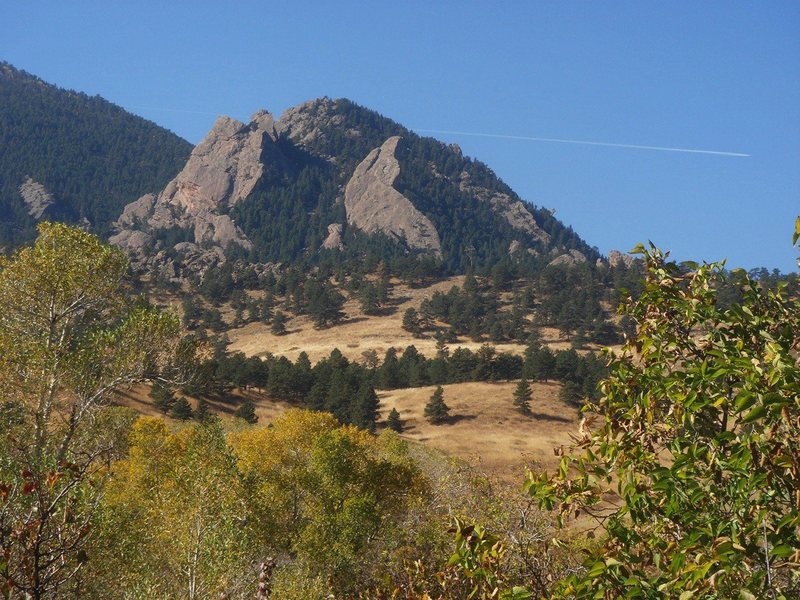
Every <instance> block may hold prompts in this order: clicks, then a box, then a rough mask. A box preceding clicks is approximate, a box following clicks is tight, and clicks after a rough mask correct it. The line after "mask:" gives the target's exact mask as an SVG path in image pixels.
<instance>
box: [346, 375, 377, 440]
mask: <svg viewBox="0 0 800 600" xmlns="http://www.w3.org/2000/svg"><path fill="white" fill-rule="evenodd" d="M379 405H380V401H379V400H378V394H376V393H375V388H373V387H372V386H371V385H369V383H367V382H364V383H362V384H361V387H360V388H359V390H358V394H357V395H356V398H355V402H354V403H353V404H352V408H351V412H350V422H351V423H352V424H353V425H356V426H357V427H361V428H362V429H366V430H367V431H375V422H376V421H377V420H378V406H379Z"/></svg>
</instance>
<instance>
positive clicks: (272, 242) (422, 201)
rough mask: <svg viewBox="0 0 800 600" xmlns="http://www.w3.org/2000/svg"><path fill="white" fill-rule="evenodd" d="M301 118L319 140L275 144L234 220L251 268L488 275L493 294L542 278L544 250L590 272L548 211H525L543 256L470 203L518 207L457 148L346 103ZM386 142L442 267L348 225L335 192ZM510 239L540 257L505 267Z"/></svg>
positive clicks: (329, 103) (328, 104) (413, 277)
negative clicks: (566, 254) (428, 225)
mask: <svg viewBox="0 0 800 600" xmlns="http://www.w3.org/2000/svg"><path fill="white" fill-rule="evenodd" d="M298 110H299V111H300V112H302V113H303V121H304V122H305V123H310V124H311V125H309V126H313V127H314V128H315V130H316V134H315V135H314V136H310V137H304V136H303V134H302V132H300V133H297V137H298V138H302V139H303V142H302V146H299V145H296V144H295V143H294V142H293V141H292V140H291V139H288V138H282V139H280V140H279V141H278V142H277V145H278V149H279V154H280V156H281V160H276V161H272V162H270V163H269V165H267V166H268V167H269V168H268V169H267V173H266V174H265V176H264V177H263V178H262V181H261V182H260V184H259V186H258V187H257V189H256V190H254V191H253V193H252V194H251V195H250V197H249V198H247V199H245V200H244V201H242V202H239V203H237V205H236V206H235V207H234V208H233V209H232V211H231V216H232V217H233V218H234V219H235V220H236V223H237V224H238V225H239V226H241V227H242V228H243V230H244V231H245V233H246V234H247V235H248V237H249V238H250V239H251V240H252V241H253V244H254V250H253V251H252V254H251V255H250V256H249V258H251V259H257V260H259V261H263V262H283V263H294V264H298V263H300V264H303V265H306V266H308V265H309V264H323V265H330V266H333V267H336V266H337V265H352V264H354V262H355V261H358V262H359V263H360V264H367V265H377V264H378V263H379V262H384V263H385V264H386V265H387V266H388V268H389V270H390V271H391V272H393V273H396V274H402V275H403V277H404V278H407V280H408V281H410V282H415V283H418V282H423V281H426V280H430V278H431V277H437V276H440V275H447V274H454V273H464V272H466V271H467V270H469V269H474V270H476V271H479V272H482V273H485V274H487V275H489V274H492V275H493V281H494V282H495V285H497V286H501V287H502V286H504V285H505V284H506V283H507V282H508V281H510V279H511V278H512V277H513V276H514V275H515V274H516V273H515V269H517V270H522V271H524V272H526V273H535V272H538V271H539V270H541V268H543V267H544V266H545V265H546V264H547V262H549V260H551V258H548V257H547V254H548V252H549V250H550V249H551V248H556V247H558V248H561V250H562V251H563V250H564V249H570V248H574V249H577V250H580V251H581V252H583V253H584V254H585V255H586V256H587V257H588V258H589V262H591V263H593V262H594V260H595V259H596V258H598V256H599V254H598V252H597V250H595V249H594V248H591V247H589V246H588V245H587V244H586V243H585V242H583V240H581V239H580V238H579V237H578V236H577V235H576V234H575V233H574V232H573V231H572V230H571V229H569V228H567V227H565V226H564V225H563V224H561V223H560V222H559V221H558V220H557V219H555V218H554V217H553V215H552V213H551V212H550V211H548V210H545V209H541V208H536V207H530V209H531V211H532V214H533V216H534V219H535V220H536V221H537V223H538V224H539V226H540V227H541V228H542V229H543V230H545V231H546V232H547V233H549V234H550V236H551V242H550V243H549V244H547V247H542V244H541V243H540V242H537V241H536V240H535V239H533V238H532V237H530V236H529V235H528V234H527V233H524V232H521V231H519V230H515V229H513V228H512V227H511V226H510V225H509V224H508V222H507V221H506V220H505V219H504V218H502V217H501V216H498V215H497V214H496V213H495V212H494V211H493V210H492V204H491V202H484V201H480V200H478V201H476V197H475V195H474V193H473V192H471V191H470V190H469V188H470V186H479V187H481V188H483V189H485V190H487V192H482V193H484V194H485V193H488V194H507V195H508V196H509V197H510V198H511V199H512V200H519V198H518V196H517V195H516V194H515V193H514V192H513V190H511V188H509V187H508V186H507V185H506V184H505V183H503V182H502V181H501V180H500V179H499V178H498V177H497V176H496V175H495V174H494V173H493V172H492V170H491V169H489V168H488V167H487V166H486V165H484V164H482V163H480V162H478V161H475V160H473V159H471V158H468V157H465V156H463V155H462V154H461V152H460V150H458V149H457V148H454V147H452V146H448V145H446V144H443V143H441V142H439V141H437V140H434V139H432V138H424V137H420V136H418V135H416V134H415V133H413V132H411V131H410V130H408V129H406V128H405V127H403V126H402V125H399V124H398V123H395V122H394V121H392V120H390V119H388V118H386V117H383V116H382V115H380V114H378V113H377V112H374V111H371V110H368V109H366V108H364V107H362V106H359V105H357V104H355V103H353V102H351V101H349V100H345V99H339V100H330V99H327V98H324V99H320V100H317V101H314V102H310V103H308V104H306V105H304V106H303V107H302V108H300V109H298ZM354 132H357V135H354ZM391 136H400V137H401V138H402V142H401V144H400V145H399V147H398V152H397V158H398V160H399V162H400V164H401V169H400V176H399V177H398V179H397V181H396V182H395V187H396V188H397V189H398V190H399V191H400V192H401V193H403V194H404V195H405V196H406V197H408V198H409V199H410V200H411V201H412V202H413V203H414V205H415V206H416V208H418V209H419V210H420V211H422V212H423V213H424V214H425V215H426V216H427V217H428V218H430V219H431V221H432V222H433V224H434V225H435V227H436V229H437V231H438V232H439V235H440V238H441V242H442V251H443V257H442V260H441V261H437V260H434V259H433V258H432V257H421V256H419V255H417V254H415V253H409V252H408V249H407V248H405V247H404V245H403V244H402V243H399V242H398V241H397V240H394V239H390V238H388V237H386V236H383V235H380V234H376V235H371V236H365V235H363V234H361V233H359V232H358V231H356V230H354V229H353V228H350V227H348V226H347V222H346V218H345V213H344V206H343V204H342V202H341V201H340V200H341V189H342V188H343V186H344V185H346V183H347V182H348V180H349V179H350V177H351V176H352V174H353V171H354V169H355V168H356V166H357V165H358V164H359V163H360V162H361V161H362V160H364V158H365V157H366V156H367V154H369V152H371V151H372V150H373V149H375V148H377V147H379V146H380V145H382V144H383V143H384V142H385V141H386V139H387V138H389V137H391ZM465 183H466V184H468V185H464V184H465ZM331 223H340V224H342V225H344V236H343V238H344V243H345V250H344V251H336V250H326V251H322V252H320V251H319V248H320V245H321V243H322V241H323V240H324V239H325V237H326V236H327V227H328V225H329V224H331ZM515 240H516V241H520V242H522V243H523V245H525V246H530V247H537V248H540V249H541V250H543V252H541V254H540V256H538V257H536V256H533V255H528V254H520V256H519V257H517V258H515V261H516V262H517V263H519V264H512V261H511V259H510V258H509V256H508V247H509V244H510V243H511V242H513V241H515ZM498 265H500V266H499V267H498Z"/></svg>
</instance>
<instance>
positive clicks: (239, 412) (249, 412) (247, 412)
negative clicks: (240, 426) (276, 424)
mask: <svg viewBox="0 0 800 600" xmlns="http://www.w3.org/2000/svg"><path fill="white" fill-rule="evenodd" d="M233 416H234V417H238V418H240V419H244V420H245V421H247V422H248V423H250V424H255V423H258V415H256V405H255V404H253V401H252V400H250V398H247V399H245V401H244V402H242V403H241V404H240V405H239V408H237V409H236V412H234V413H233Z"/></svg>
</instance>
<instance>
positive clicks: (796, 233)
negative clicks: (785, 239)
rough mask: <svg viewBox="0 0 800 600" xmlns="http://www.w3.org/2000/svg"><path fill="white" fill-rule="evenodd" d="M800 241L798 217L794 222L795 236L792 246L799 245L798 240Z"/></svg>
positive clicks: (799, 221) (799, 218) (799, 220)
mask: <svg viewBox="0 0 800 600" xmlns="http://www.w3.org/2000/svg"><path fill="white" fill-rule="evenodd" d="M798 239H800V217H797V220H796V221H795V222H794V235H793V236H792V246H794V245H795V244H796V243H797V240H798Z"/></svg>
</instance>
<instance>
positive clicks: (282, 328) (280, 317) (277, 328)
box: [270, 310, 287, 335]
mask: <svg viewBox="0 0 800 600" xmlns="http://www.w3.org/2000/svg"><path fill="white" fill-rule="evenodd" d="M286 320H287V319H286V315H285V314H284V313H282V312H281V311H279V310H276V311H275V314H274V315H272V326H271V327H270V331H271V332H272V334H273V335H284V334H285V333H286Z"/></svg>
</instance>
